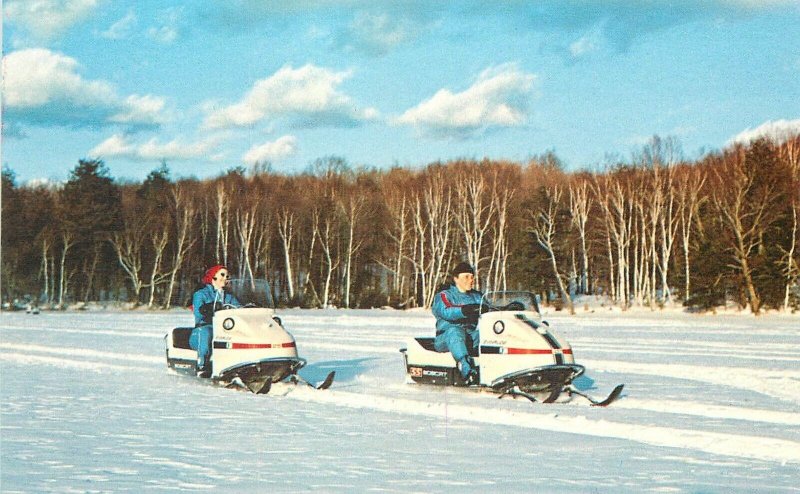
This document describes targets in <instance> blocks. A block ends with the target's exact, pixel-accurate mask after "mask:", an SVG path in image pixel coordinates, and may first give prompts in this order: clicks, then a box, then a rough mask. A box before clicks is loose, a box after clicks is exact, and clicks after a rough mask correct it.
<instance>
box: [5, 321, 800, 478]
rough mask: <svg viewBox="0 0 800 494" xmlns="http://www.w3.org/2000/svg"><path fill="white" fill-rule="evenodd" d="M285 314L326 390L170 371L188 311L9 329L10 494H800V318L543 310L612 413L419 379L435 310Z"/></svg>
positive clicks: (313, 377) (584, 381)
mask: <svg viewBox="0 0 800 494" xmlns="http://www.w3.org/2000/svg"><path fill="white" fill-rule="evenodd" d="M279 314H280V315H281V316H282V318H283V320H284V323H285V325H286V326H287V328H288V329H289V330H290V331H291V332H292V333H293V334H294V335H295V337H296V338H297V340H298V349H299V351H300V354H301V356H303V357H305V358H306V359H307V360H308V362H309V365H308V366H307V367H306V368H304V369H303V370H302V371H301V372H300V373H301V375H303V376H304V377H305V378H307V379H308V380H310V381H318V380H321V379H322V378H323V377H324V376H325V374H327V372H329V371H330V370H336V373H337V380H336V382H335V383H334V385H333V386H332V387H331V389H330V390H327V391H316V390H313V389H311V388H307V387H299V386H292V385H288V384H278V385H275V386H273V390H272V392H271V393H270V394H269V395H267V396H257V395H252V394H248V393H245V392H241V391H235V390H227V389H223V388H219V387H215V386H212V385H209V384H206V383H203V382H200V381H198V380H195V379H193V378H188V377H183V376H178V375H175V374H172V373H170V372H168V371H167V368H166V362H165V357H164V341H163V335H164V333H165V332H166V330H167V329H168V328H170V327H172V326H183V325H187V324H188V323H190V321H191V316H190V314H189V313H188V312H187V311H185V310H175V311H170V312H145V311H128V312H123V311H85V312H66V313H52V312H43V313H42V314H40V315H28V314H24V313H2V314H0V402H1V403H2V406H1V407H0V431H1V432H2V435H1V438H2V442H0V459H1V463H0V491H2V492H3V493H16V492H31V493H40V492H60V493H62V492H214V493H217V492H231V493H233V492H402V493H408V492H459V493H461V492H570V493H574V492H579V493H584V492H586V493H593V492H614V493H617V492H636V493H639V492H690V493H698V492H713V493H730V492H800V481H799V480H798V479H800V316H789V315H766V316H762V317H758V318H756V317H753V316H750V315H746V314H721V315H716V316H712V315H690V314H685V313H682V312H678V311H661V312H650V311H638V312H635V311H631V312H627V313H620V312H618V311H609V310H607V309H605V310H600V309H598V310H597V311H595V312H593V313H589V312H579V313H578V314H577V315H576V316H569V315H566V314H563V313H551V314H546V319H547V320H548V321H549V322H550V324H551V328H553V329H554V330H555V331H556V332H558V333H559V334H560V335H562V336H563V337H565V338H566V339H567V340H568V341H570V343H571V344H572V346H573V348H574V351H575V356H576V361H577V362H578V363H581V364H583V365H585V366H586V368H587V372H586V375H585V376H582V377H581V378H579V380H578V381H577V382H576V384H577V385H578V387H580V388H581V389H584V390H585V391H586V392H588V393H590V394H592V395H595V396H605V395H606V394H607V393H608V392H610V391H611V389H612V388H613V387H614V386H615V385H616V384H618V383H625V385H626V387H625V392H624V393H623V397H622V399H620V400H619V401H618V402H616V403H615V404H613V405H612V406H611V407H609V408H606V409H599V408H591V407H589V406H587V403H586V402H585V401H578V400H574V401H572V402H570V403H557V404H552V405H542V404H535V405H534V404H531V403H530V402H528V401H527V400H524V399H517V400H513V399H503V400H498V399H497V397H496V396H495V395H492V394H490V393H485V392H484V393H481V392H474V391H468V390H463V389H461V390H459V389H454V388H448V389H444V388H435V387H426V386H419V385H413V384H406V383H405V378H404V368H403V363H402V357H401V354H400V353H399V352H398V349H399V348H400V347H402V346H404V342H405V340H406V339H408V338H409V337H412V336H414V335H430V334H432V332H433V330H432V327H433V318H432V316H430V315H429V313H427V312H423V311H408V312H400V311H392V310H371V311H356V310H330V311H326V310H283V311H279Z"/></svg>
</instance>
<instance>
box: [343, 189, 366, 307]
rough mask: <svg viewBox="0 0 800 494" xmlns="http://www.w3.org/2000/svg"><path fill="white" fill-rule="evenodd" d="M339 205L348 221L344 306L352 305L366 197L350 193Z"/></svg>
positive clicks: (361, 242) (361, 241)
mask: <svg viewBox="0 0 800 494" xmlns="http://www.w3.org/2000/svg"><path fill="white" fill-rule="evenodd" d="M338 202H339V207H340V208H341V209H342V210H343V212H344V216H345V220H346V221H347V247H345V251H344V273H343V274H344V306H345V307H350V285H351V283H352V278H353V259H354V257H355V256H356V255H357V254H358V251H359V250H360V249H361V246H362V244H363V240H357V239H356V226H357V224H358V222H359V220H360V219H361V215H362V213H363V212H364V198H363V197H361V196H354V194H353V193H351V194H349V196H348V197H347V199H346V200H344V201H343V200H342V199H340V200H339V201H338Z"/></svg>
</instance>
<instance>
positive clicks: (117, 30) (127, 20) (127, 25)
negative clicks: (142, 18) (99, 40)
mask: <svg viewBox="0 0 800 494" xmlns="http://www.w3.org/2000/svg"><path fill="white" fill-rule="evenodd" d="M136 23H137V19H136V14H134V13H133V11H132V10H131V11H128V13H127V14H126V15H125V17H123V18H122V19H120V20H118V21H117V22H115V23H114V24H112V25H111V26H110V27H109V28H108V29H106V30H105V31H102V32H101V33H100V36H101V37H103V38H107V39H125V38H127V37H129V36H130V35H131V34H132V32H133V30H134V28H135V27H136Z"/></svg>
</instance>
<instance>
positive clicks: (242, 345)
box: [229, 341, 295, 350]
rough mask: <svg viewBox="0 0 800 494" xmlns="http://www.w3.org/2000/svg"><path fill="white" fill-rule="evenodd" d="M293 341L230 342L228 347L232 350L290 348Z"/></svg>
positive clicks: (293, 343)
mask: <svg viewBox="0 0 800 494" xmlns="http://www.w3.org/2000/svg"><path fill="white" fill-rule="evenodd" d="M294 346H295V342H293V341H291V342H289V343H274V344H273V343H231V344H230V347H229V348H230V349H232V350H249V349H253V348H292V347H294Z"/></svg>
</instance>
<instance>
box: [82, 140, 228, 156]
mask: <svg viewBox="0 0 800 494" xmlns="http://www.w3.org/2000/svg"><path fill="white" fill-rule="evenodd" d="M215 146H216V142H215V141H213V140H205V141H199V142H188V143H187V142H182V141H180V140H178V139H173V140H172V141H169V142H165V143H160V142H158V140H157V139H156V138H155V137H153V138H151V139H150V140H148V141H145V142H143V143H138V144H134V143H131V142H130V141H129V140H128V138H127V137H126V136H123V135H120V134H114V135H113V136H111V137H109V138H108V139H106V140H105V141H103V142H101V143H100V144H98V145H97V146H95V147H94V148H92V149H91V150H90V151H89V153H88V155H89V156H92V157H97V158H103V159H108V158H127V159H130V160H133V161H156V160H162V159H165V160H176V161H181V160H189V159H195V158H206V157H208V155H209V153H210V152H211V150H212V149H213V148H214V147H215Z"/></svg>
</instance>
